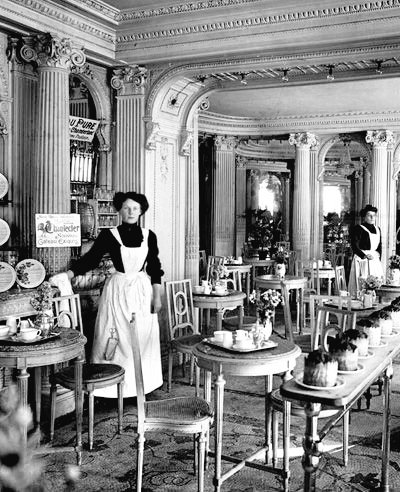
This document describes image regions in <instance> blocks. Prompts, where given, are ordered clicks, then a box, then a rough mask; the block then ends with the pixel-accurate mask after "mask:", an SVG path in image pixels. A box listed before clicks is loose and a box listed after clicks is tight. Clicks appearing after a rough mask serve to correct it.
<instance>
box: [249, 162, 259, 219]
mask: <svg viewBox="0 0 400 492" xmlns="http://www.w3.org/2000/svg"><path fill="white" fill-rule="evenodd" d="M259 194H260V174H259V171H258V170H257V169H252V170H251V171H250V209H251V210H257V209H258V208H260V207H259Z"/></svg>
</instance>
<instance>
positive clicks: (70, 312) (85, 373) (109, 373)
mask: <svg viewBox="0 0 400 492" xmlns="http://www.w3.org/2000/svg"><path fill="white" fill-rule="evenodd" d="M53 305H54V310H55V312H56V314H57V316H58V317H60V315H65V316H68V317H69V318H70V322H71V328H72V329H76V330H79V331H80V332H81V333H82V334H83V324H82V314H81V304H80V298H79V294H73V295H69V296H61V297H54V298H53ZM124 377H125V370H124V369H123V368H122V367H121V366H119V365H117V364H108V363H104V364H89V363H85V364H83V368H82V388H83V391H84V393H86V394H87V395H88V399H89V426H88V430H89V449H90V450H91V449H92V448H93V421H94V394H93V392H94V391H95V390H96V389H101V388H107V387H109V386H113V385H115V384H116V385H117V390H118V434H121V431H122V415H123V394H122V385H123V382H124ZM50 383H51V389H50V440H53V437H54V420H55V414H56V396H57V385H60V386H62V387H64V388H67V389H69V390H72V391H73V390H75V372H74V367H73V366H68V367H64V368H62V369H60V370H58V371H57V372H55V373H54V374H52V375H51V376H50Z"/></svg>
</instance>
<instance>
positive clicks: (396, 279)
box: [388, 255, 400, 285]
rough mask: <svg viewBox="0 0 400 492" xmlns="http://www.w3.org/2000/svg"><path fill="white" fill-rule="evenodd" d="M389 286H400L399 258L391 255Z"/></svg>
mask: <svg viewBox="0 0 400 492" xmlns="http://www.w3.org/2000/svg"><path fill="white" fill-rule="evenodd" d="M388 284H389V285H400V256H399V255H393V256H390V258H389V274H388Z"/></svg>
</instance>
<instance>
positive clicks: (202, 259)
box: [199, 249, 207, 279]
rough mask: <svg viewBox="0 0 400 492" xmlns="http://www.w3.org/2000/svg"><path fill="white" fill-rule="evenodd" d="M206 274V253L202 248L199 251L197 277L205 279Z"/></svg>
mask: <svg viewBox="0 0 400 492" xmlns="http://www.w3.org/2000/svg"><path fill="white" fill-rule="evenodd" d="M206 276H207V255H206V252H205V250H204V249H201V250H200V251H199V278H200V279H205V278H206Z"/></svg>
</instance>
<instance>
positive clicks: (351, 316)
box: [311, 306, 356, 350]
mask: <svg viewBox="0 0 400 492" xmlns="http://www.w3.org/2000/svg"><path fill="white" fill-rule="evenodd" d="M332 315H333V316H335V317H336V320H337V322H336V323H331V322H330V321H329V318H330V316H332ZM355 322H356V313H355V312H354V311H350V310H347V309H346V308H343V307H342V308H339V307H337V308H336V307H330V306H317V314H316V321H315V328H314V333H313V334H312V335H313V336H312V345H311V346H312V350H316V349H317V348H318V347H319V346H322V347H324V348H326V339H327V336H328V335H329V333H330V332H334V333H343V332H344V331H345V330H346V329H347V328H348V327H354V326H355Z"/></svg>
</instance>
